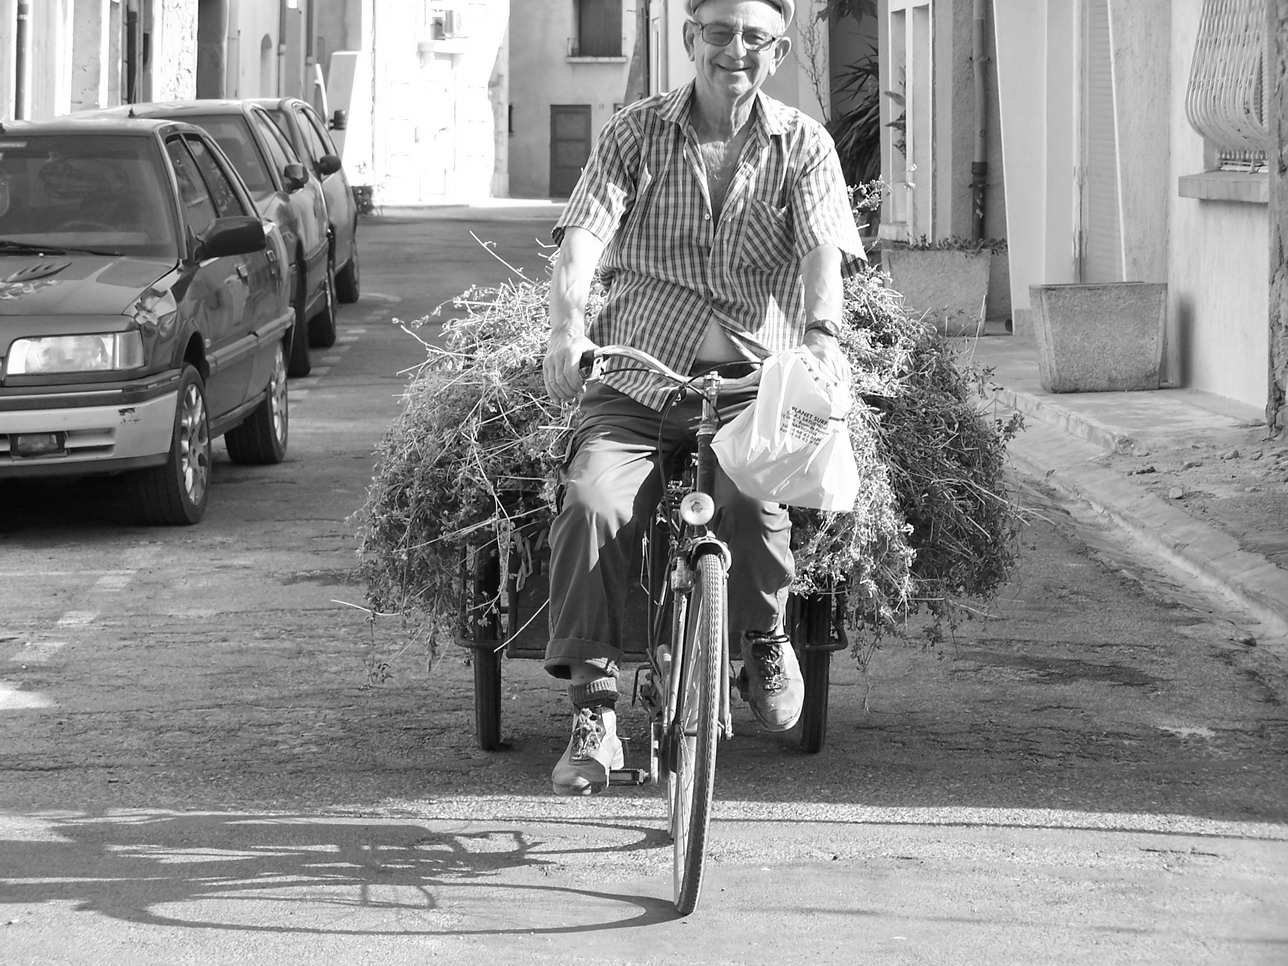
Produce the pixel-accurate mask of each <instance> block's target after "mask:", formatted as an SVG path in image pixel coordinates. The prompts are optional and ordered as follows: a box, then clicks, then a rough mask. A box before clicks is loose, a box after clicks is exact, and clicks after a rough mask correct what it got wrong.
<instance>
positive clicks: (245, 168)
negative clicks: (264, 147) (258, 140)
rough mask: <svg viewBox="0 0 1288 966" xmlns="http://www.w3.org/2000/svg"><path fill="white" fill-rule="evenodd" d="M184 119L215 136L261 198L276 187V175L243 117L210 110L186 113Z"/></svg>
mask: <svg viewBox="0 0 1288 966" xmlns="http://www.w3.org/2000/svg"><path fill="white" fill-rule="evenodd" d="M184 120H185V121H191V122H192V123H193V124H195V125H197V127H200V128H203V129H204V130H205V132H206V133H207V134H209V135H210V136H211V137H212V138H214V139H215V143H216V144H218V145H219V147H220V148H222V149H223V152H224V154H226V155H228V160H229V161H231V162H232V163H233V167H234V168H236V169H237V173H238V174H240V175H241V176H242V180H243V181H245V182H246V187H247V188H249V189H250V193H251V194H252V195H254V196H255V197H257V198H258V197H260V196H262V195H264V194H267V193H269V192H272V191H273V190H275V189H274V187H273V179H272V178H271V177H270V176H269V173H268V171H266V170H265V168H264V159H263V157H262V156H261V155H260V153H259V148H257V147H255V138H254V137H253V136H252V135H251V133H250V127H249V126H248V125H247V124H246V121H245V119H244V118H242V117H240V116H237V115H231V114H210V115H205V116H200V117H197V116H194V117H185V118H184Z"/></svg>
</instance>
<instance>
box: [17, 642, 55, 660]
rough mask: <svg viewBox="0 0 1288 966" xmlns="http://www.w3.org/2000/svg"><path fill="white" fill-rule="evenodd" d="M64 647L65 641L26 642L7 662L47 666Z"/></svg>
mask: <svg viewBox="0 0 1288 966" xmlns="http://www.w3.org/2000/svg"><path fill="white" fill-rule="evenodd" d="M66 646H67V642H66V641H28V642H27V643H26V644H24V645H23V646H22V650H21V651H19V652H18V653H17V654H15V655H13V657H11V658H9V661H10V663H13V664H48V663H49V662H50V660H51V659H52V658H54V657H56V656H57V655H58V652H59V651H61V650H62V649H63V648H64V647H66Z"/></svg>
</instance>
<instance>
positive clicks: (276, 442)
mask: <svg viewBox="0 0 1288 966" xmlns="http://www.w3.org/2000/svg"><path fill="white" fill-rule="evenodd" d="M290 428H291V410H290V403H289V401H288V399H287V393H286V347H285V345H283V344H282V343H281V342H279V343H278V344H277V350H276V352H275V353H274V355H273V374H272V376H271V377H270V378H269V380H268V391H267V392H266V393H265V394H264V398H263V399H262V400H260V403H259V405H258V406H256V407H255V408H254V410H252V411H251V414H250V416H249V417H247V419H246V421H245V422H243V423H242V424H241V425H239V426H235V427H233V428H232V429H230V430H228V432H226V433H224V445H225V446H227V447H228V458H229V459H231V460H232V461H233V462H234V463H238V464H241V465H243V466H250V465H259V466H263V465H267V464H270V463H280V462H282V460H284V459H285V458H286V444H287V440H288V439H289V438H290Z"/></svg>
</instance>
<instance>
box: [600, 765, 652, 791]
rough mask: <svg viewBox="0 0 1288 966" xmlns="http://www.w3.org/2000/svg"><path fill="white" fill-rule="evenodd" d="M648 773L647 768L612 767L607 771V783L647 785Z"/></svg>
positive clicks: (610, 784) (611, 784)
mask: <svg viewBox="0 0 1288 966" xmlns="http://www.w3.org/2000/svg"><path fill="white" fill-rule="evenodd" d="M648 782H649V773H648V769H647V768H614V769H613V770H612V771H610V772H609V773H608V784H609V786H610V787H611V786H613V785H647V784H648Z"/></svg>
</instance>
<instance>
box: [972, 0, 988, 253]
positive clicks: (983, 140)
mask: <svg viewBox="0 0 1288 966" xmlns="http://www.w3.org/2000/svg"><path fill="white" fill-rule="evenodd" d="M986 8H987V0H975V2H974V9H973V11H972V21H971V64H972V66H973V68H974V81H975V158H974V160H973V161H971V165H970V173H971V185H970V186H971V206H972V208H973V209H974V217H973V222H974V224H973V228H972V231H973V234H974V236H975V240H976V241H983V240H984V238H985V237H986V236H985V234H984V195H985V191H986V190H987V187H988V141H987V131H988V100H987V94H988V84H987V78H986V75H985V63H984V61H985V57H986V52H987V50H988V46H987V43H986V42H985V38H986V36H987V34H986V32H985V23H986V17H987V9H986Z"/></svg>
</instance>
